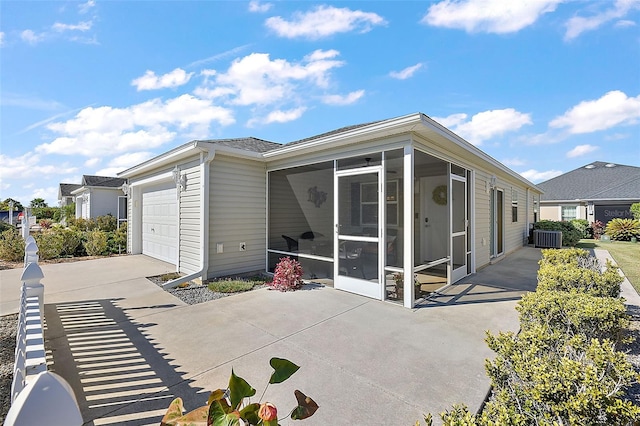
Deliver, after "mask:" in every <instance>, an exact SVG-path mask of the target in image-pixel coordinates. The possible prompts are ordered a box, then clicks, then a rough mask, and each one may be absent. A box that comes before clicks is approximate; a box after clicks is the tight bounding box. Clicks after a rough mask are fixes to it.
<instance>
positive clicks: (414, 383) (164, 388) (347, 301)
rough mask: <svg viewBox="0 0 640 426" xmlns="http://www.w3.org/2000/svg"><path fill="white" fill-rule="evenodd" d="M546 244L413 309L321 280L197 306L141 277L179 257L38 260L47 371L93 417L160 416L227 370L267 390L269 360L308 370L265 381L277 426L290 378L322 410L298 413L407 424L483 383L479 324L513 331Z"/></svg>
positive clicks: (481, 389)
mask: <svg viewBox="0 0 640 426" xmlns="http://www.w3.org/2000/svg"><path fill="white" fill-rule="evenodd" d="M539 258H540V251H539V250H538V249H534V248H530V247H525V248H523V249H521V250H518V251H517V252H515V253H513V254H512V255H510V256H509V257H507V258H506V259H504V260H502V261H501V262H498V263H496V264H495V265H491V266H488V267H486V268H484V269H483V270H481V271H479V272H478V273H477V274H474V275H472V276H470V277H467V278H466V279H464V280H462V282H460V283H458V284H456V285H453V286H450V287H449V288H447V289H446V290H445V291H443V292H442V293H441V294H438V295H436V296H435V297H433V298H432V299H430V300H429V301H427V302H425V303H422V304H421V305H420V306H419V307H418V308H416V309H413V310H409V309H405V308H402V307H400V306H397V305H394V304H392V303H386V302H380V301H375V300H371V299H367V298H364V297H360V296H357V295H354V294H350V293H345V292H341V291H338V290H334V289H333V288H328V287H322V286H318V285H313V284H311V285H307V286H305V288H304V289H303V290H301V291H296V292H290V293H279V292H276V291H270V290H267V289H262V290H256V291H251V292H248V293H244V294H240V295H235V296H231V297H227V298H223V299H219V300H214V301H211V302H207V303H202V304H199V305H193V306H189V305H186V304H184V303H183V302H182V301H180V300H179V299H177V298H175V297H173V296H172V295H171V294H169V293H166V292H165V291H163V290H161V289H160V288H159V287H158V286H156V285H155V284H153V283H151V282H150V281H149V280H147V279H146V278H145V277H146V276H151V275H158V274H161V273H164V272H169V271H171V270H172V268H173V267H172V266H171V265H168V264H166V263H163V262H160V261H156V260H154V259H151V258H148V257H145V256H126V257H116V258H110V259H101V260H91V261H84V262H77V263H67V264H52V265H44V266H43V267H42V269H43V272H44V275H45V278H44V280H43V281H42V282H43V284H44V285H45V289H46V290H45V303H46V306H45V317H46V322H47V329H46V341H47V343H46V345H47V348H48V349H50V351H51V353H50V360H51V365H50V369H51V370H53V371H56V372H57V373H59V374H61V375H62V376H63V377H64V378H65V379H66V380H67V381H69V383H70V384H71V385H72V387H73V388H74V390H75V392H76V395H77V398H78V403H79V405H80V408H81V411H82V414H83V418H84V419H85V421H86V424H92V425H115V424H127V425H142V424H159V422H160V419H161V417H162V414H163V413H164V411H165V410H166V407H167V406H168V405H169V403H170V401H171V400H172V399H173V398H174V397H175V396H180V397H182V398H183V399H184V401H185V407H186V408H187V409H189V410H190V409H193V408H197V407H198V406H199V405H202V404H204V403H205V402H206V399H207V396H208V393H209V391H211V390H215V389H217V388H224V387H226V385H227V383H228V379H229V375H230V373H231V368H233V369H234V371H235V373H236V374H237V375H239V376H241V377H243V378H244V379H246V380H247V381H248V382H249V383H250V384H251V385H252V386H254V387H255V388H256V389H257V397H259V395H261V394H262V392H263V390H264V387H265V385H266V383H267V381H268V378H269V375H270V373H271V368H270V367H269V359H270V358H271V357H281V358H287V359H289V360H291V361H293V362H295V363H296V364H298V365H299V366H301V368H300V370H299V371H298V372H297V373H296V374H295V375H294V376H293V377H291V379H289V380H288V381H287V382H285V383H283V384H279V385H271V386H270V387H269V388H268V389H267V391H266V394H265V395H264V398H263V401H271V402H273V403H275V404H276V405H277V406H278V408H279V411H280V417H281V419H282V420H281V421H280V423H281V424H282V425H286V424H294V423H295V424H297V422H293V421H291V420H287V418H286V414H287V413H288V412H289V411H290V410H291V409H292V408H293V407H294V406H295V403H296V402H295V398H294V395H293V391H294V389H300V390H301V391H302V392H304V393H305V394H307V395H309V396H311V397H312V398H313V399H314V400H315V401H316V402H317V403H318V405H319V406H320V409H319V410H318V412H317V413H316V414H315V415H314V416H313V417H311V418H309V419H307V420H305V421H304V422H303V423H301V424H308V425H327V424H393V425H403V424H404V425H411V424H414V423H415V421H416V420H419V419H422V415H423V414H424V413H428V412H431V413H433V414H434V416H435V417H436V418H437V420H439V417H438V416H437V413H439V412H441V411H443V410H445V409H447V408H450V407H451V405H452V404H454V403H465V404H467V405H468V406H469V407H470V408H471V409H472V410H476V409H477V408H478V407H479V406H480V405H481V403H482V401H483V399H484V397H485V395H486V393H487V391H488V388H489V380H488V378H487V377H486V375H485V372H484V360H485V358H487V357H491V356H492V353H491V351H490V350H489V349H488V348H487V347H486V345H485V343H484V337H485V330H491V331H493V332H496V331H498V330H516V329H517V327H518V318H517V313H516V311H515V310H514V306H515V304H516V302H517V300H518V299H519V297H520V295H521V294H523V293H524V292H525V291H531V290H534V289H535V284H536V270H537V261H538V259H539ZM19 276H20V270H7V271H0V314H1V315H5V314H7V313H11V312H16V311H17V303H18V302H17V301H18V281H19Z"/></svg>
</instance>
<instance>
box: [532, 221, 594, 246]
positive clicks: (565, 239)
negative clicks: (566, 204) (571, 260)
mask: <svg viewBox="0 0 640 426" xmlns="http://www.w3.org/2000/svg"><path fill="white" fill-rule="evenodd" d="M533 229H534V230H536V229H539V230H542V231H561V232H562V245H563V246H575V245H576V244H578V241H580V239H581V238H582V234H581V232H580V231H579V230H578V229H576V227H575V226H574V225H573V224H572V223H571V222H556V221H553V220H541V221H539V222H536V223H534V224H533Z"/></svg>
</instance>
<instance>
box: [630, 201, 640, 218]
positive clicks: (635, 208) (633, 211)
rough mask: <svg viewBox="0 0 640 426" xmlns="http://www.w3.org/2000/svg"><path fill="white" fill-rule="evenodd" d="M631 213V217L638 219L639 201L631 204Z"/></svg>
mask: <svg viewBox="0 0 640 426" xmlns="http://www.w3.org/2000/svg"><path fill="white" fill-rule="evenodd" d="M630 210H631V214H632V215H633V218H634V219H636V220H640V203H633V204H631V209H630Z"/></svg>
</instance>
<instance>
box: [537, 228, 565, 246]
mask: <svg viewBox="0 0 640 426" xmlns="http://www.w3.org/2000/svg"><path fill="white" fill-rule="evenodd" d="M533 244H534V245H535V246H536V247H540V248H562V231H542V230H539V229H536V230H535V231H533Z"/></svg>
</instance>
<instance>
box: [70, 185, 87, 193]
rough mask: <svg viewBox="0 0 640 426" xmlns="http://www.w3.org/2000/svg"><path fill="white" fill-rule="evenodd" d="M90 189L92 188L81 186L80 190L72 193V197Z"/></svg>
mask: <svg viewBox="0 0 640 426" xmlns="http://www.w3.org/2000/svg"><path fill="white" fill-rule="evenodd" d="M89 188H90V187H89V186H81V187H80V188H78V189H74V190H73V191H71V195H78V194H80V193H83V192H84V191H86V190H88V189H89Z"/></svg>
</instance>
